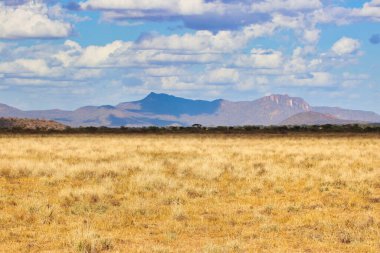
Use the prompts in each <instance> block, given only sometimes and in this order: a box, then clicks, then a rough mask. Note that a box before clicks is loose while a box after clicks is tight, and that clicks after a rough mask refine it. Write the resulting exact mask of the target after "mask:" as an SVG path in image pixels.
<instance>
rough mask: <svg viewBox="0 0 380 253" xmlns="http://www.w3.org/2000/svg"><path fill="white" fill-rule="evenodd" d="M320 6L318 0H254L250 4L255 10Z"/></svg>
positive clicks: (308, 8) (291, 9)
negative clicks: (258, 0) (260, 0)
mask: <svg viewBox="0 0 380 253" xmlns="http://www.w3.org/2000/svg"><path fill="white" fill-rule="evenodd" d="M320 7H322V3H321V1H319V0H265V1H262V2H257V1H255V2H254V3H253V4H252V10H253V11H255V12H274V11H278V10H290V11H300V10H310V9H317V8H320Z"/></svg>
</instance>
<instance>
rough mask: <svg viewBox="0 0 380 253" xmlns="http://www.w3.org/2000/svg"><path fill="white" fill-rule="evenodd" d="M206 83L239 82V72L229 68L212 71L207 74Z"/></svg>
mask: <svg viewBox="0 0 380 253" xmlns="http://www.w3.org/2000/svg"><path fill="white" fill-rule="evenodd" d="M205 79H206V80H205V81H206V82H208V83H213V84H231V83H236V82H238V81H239V72H238V71H237V70H236V69H231V68H219V69H213V70H211V71H209V72H208V73H207V76H206V78H205Z"/></svg>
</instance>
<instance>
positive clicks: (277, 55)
mask: <svg viewBox="0 0 380 253" xmlns="http://www.w3.org/2000/svg"><path fill="white" fill-rule="evenodd" d="M282 61H283V56H282V53H281V52H280V51H275V50H271V49H256V48H254V49H252V50H251V53H250V54H249V55H240V56H239V57H238V59H237V62H236V65H237V66H240V67H252V68H269V69H275V68H278V67H279V66H280V65H281V63H282Z"/></svg>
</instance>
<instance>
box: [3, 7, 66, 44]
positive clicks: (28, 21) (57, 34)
mask: <svg viewBox="0 0 380 253" xmlns="http://www.w3.org/2000/svg"><path fill="white" fill-rule="evenodd" d="M48 13H49V9H48V7H47V6H46V5H45V4H42V3H40V2H35V1H31V2H28V3H26V4H23V5H16V6H6V5H4V4H2V3H0V38H3V39H18V38H62V37H67V36H69V35H70V33H71V32H72V27H71V25H70V24H69V23H66V22H64V21H63V20H59V19H54V20H53V19H51V18H50V17H49V15H48Z"/></svg>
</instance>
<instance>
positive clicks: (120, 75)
mask: <svg viewBox="0 0 380 253" xmlns="http://www.w3.org/2000/svg"><path fill="white" fill-rule="evenodd" d="M379 58H380V0H372V1H368V0H367V1H361V0H335V1H333V0H240V1H239V0H80V1H69V0H61V1H59V0H45V1H42V0H36V1H30V0H29V1H28V0H2V1H0V103H6V104H9V105H12V106H16V107H19V108H22V109H46V108H62V109H74V108H77V107H79V106H83V105H89V104H91V105H101V104H117V103H119V102H122V101H130V100H137V99H140V98H142V97H144V96H145V95H146V94H147V93H149V92H151V91H154V92H163V93H170V94H174V95H178V96H183V97H188V98H196V99H216V98H225V99H229V100H253V99H256V98H259V97H261V96H264V95H267V94H272V93H276V94H289V95H292V96H300V97H303V98H305V99H306V100H307V101H309V102H310V103H311V104H312V105H330V106H341V107H345V108H353V109H365V110H372V111H376V112H378V113H380V60H379Z"/></svg>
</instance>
